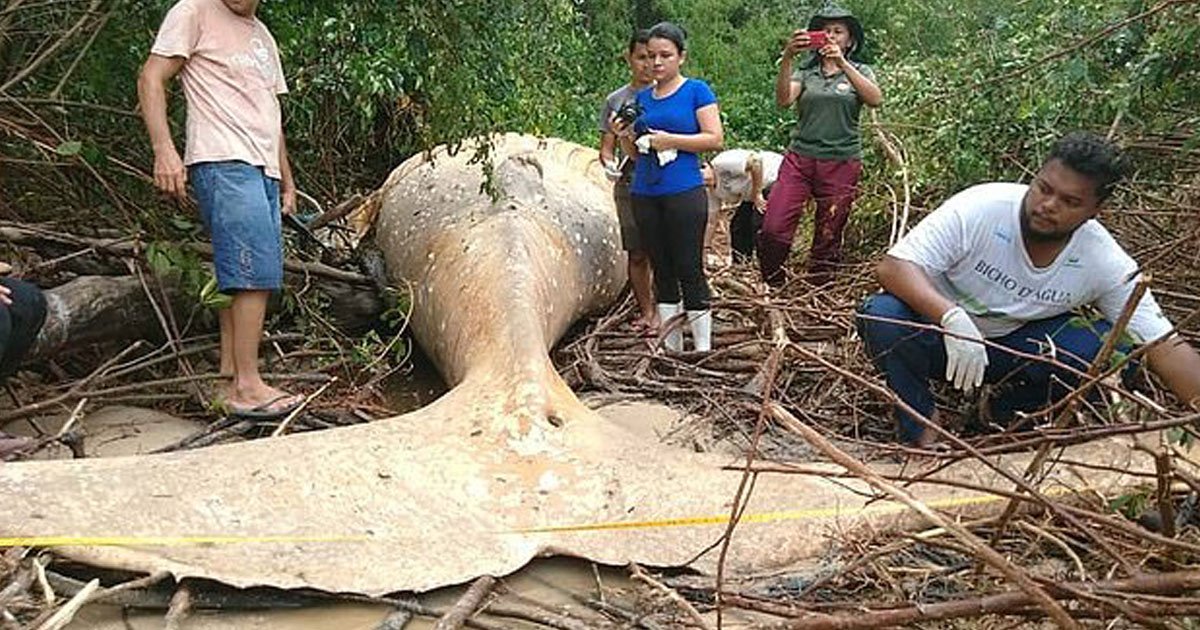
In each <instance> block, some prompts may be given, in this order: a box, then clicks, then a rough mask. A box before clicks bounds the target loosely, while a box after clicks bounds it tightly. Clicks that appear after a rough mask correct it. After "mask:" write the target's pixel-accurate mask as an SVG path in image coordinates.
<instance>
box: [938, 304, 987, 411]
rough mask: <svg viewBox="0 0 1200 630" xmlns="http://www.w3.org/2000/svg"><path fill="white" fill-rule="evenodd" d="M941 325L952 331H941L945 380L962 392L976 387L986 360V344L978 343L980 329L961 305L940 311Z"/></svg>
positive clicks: (980, 381) (979, 381) (980, 334)
mask: <svg viewBox="0 0 1200 630" xmlns="http://www.w3.org/2000/svg"><path fill="white" fill-rule="evenodd" d="M942 328H945V329H946V331H947V332H948V333H953V334H945V335H942V339H943V340H944V341H945V343H946V380H948V381H950V382H952V383H954V386H955V387H956V388H958V389H961V390H962V391H964V392H969V391H971V390H972V389H975V388H976V387H979V385H980V383H983V372H984V370H985V369H987V364H988V357H987V348H986V347H985V346H984V345H983V344H982V343H981V341H982V340H983V333H981V332H979V329H978V328H976V327H975V323H974V322H972V321H971V316H970V315H967V312H966V311H964V310H963V308H962V307H961V306H955V307H954V308H952V309H950V310H948V311H946V314H945V315H942ZM954 335H960V336H958V337H956V336H954ZM972 340H974V341H972Z"/></svg>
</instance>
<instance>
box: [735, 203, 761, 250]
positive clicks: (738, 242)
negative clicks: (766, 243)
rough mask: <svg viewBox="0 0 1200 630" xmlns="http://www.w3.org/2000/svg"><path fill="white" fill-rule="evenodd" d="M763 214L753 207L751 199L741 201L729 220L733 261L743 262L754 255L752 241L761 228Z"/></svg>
mask: <svg viewBox="0 0 1200 630" xmlns="http://www.w3.org/2000/svg"><path fill="white" fill-rule="evenodd" d="M762 224H763V215H762V213H761V212H759V211H758V208H755V207H754V202H753V201H743V202H742V203H741V204H740V205H739V206H738V207H737V210H735V211H734V212H733V218H732V219H730V220H729V245H730V247H732V248H733V262H735V263H737V264H743V263H748V262H750V261H751V260H752V259H753V257H754V241H755V240H756V239H757V238H758V231H759V230H761V229H762Z"/></svg>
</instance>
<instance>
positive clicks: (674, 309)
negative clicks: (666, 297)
mask: <svg viewBox="0 0 1200 630" xmlns="http://www.w3.org/2000/svg"><path fill="white" fill-rule="evenodd" d="M681 312H683V305H682V304H666V303H663V302H659V303H658V325H659V326H662V327H664V328H663V329H664V330H666V326H667V325H668V322H669V320H670V319H671V318H672V317H675V316H676V315H678V314H680V313H681ZM663 345H664V346H666V348H667V350H671V351H672V352H683V328H681V327H680V322H674V325H673V326H672V328H671V332H669V333H667V336H666V337H664V338H663Z"/></svg>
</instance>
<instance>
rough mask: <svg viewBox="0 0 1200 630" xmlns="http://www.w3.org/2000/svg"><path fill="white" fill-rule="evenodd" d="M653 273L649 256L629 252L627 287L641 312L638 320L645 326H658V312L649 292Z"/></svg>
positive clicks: (651, 292)
mask: <svg viewBox="0 0 1200 630" xmlns="http://www.w3.org/2000/svg"><path fill="white" fill-rule="evenodd" d="M652 274H653V272H652V271H651V269H650V256H648V255H647V254H646V252H629V286H630V288H631V289H633V299H634V300H636V301H637V305H638V310H639V311H640V312H641V316H640V317H639V319H640V320H641V321H642V322H643V323H645V324H646V325H650V326H654V327H657V326H658V312H657V311H656V310H655V308H654V292H653V291H652V290H651V288H650V287H651V280H652Z"/></svg>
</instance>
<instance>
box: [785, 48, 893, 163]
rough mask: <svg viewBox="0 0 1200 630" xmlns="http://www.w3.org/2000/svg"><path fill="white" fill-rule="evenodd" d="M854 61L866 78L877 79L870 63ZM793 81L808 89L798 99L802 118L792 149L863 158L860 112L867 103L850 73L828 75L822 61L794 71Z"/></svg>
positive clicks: (832, 157) (834, 157) (808, 153)
mask: <svg viewBox="0 0 1200 630" xmlns="http://www.w3.org/2000/svg"><path fill="white" fill-rule="evenodd" d="M850 63H851V64H853V65H854V67H855V68H857V69H858V71H859V72H860V73H862V75H863V76H864V77H866V78H868V79H870V80H871V82H872V83H874V82H875V72H874V71H873V70H871V67H870V66H868V65H866V64H862V63H856V62H853V61H851V62H850ZM792 81H793V82H795V83H799V84H801V86H803V88H804V89H803V90H802V91H801V92H800V98H798V99H796V113H797V114H798V115H799V116H800V119H799V120H798V121H796V128H795V129H794V130H793V131H792V144H791V150H792V151H795V152H796V153H799V154H801V155H805V156H808V157H814V158H819V159H825V160H846V159H851V158H859V157H862V137H861V136H860V135H859V133H858V115H859V112H860V111H862V106H863V103H862V100H861V99H860V98H859V97H858V90H855V89H854V84H853V83H851V82H850V79H849V78H848V77H847V76H846V73H844V72H842V71H841V70H838V71H837V72H836V73H835V74H833V75H830V76H825V74H824V73H822V72H821V64H820V63H818V64H816V65H814V66H813V67H811V68H801V69H799V70H796V71H795V72H793V73H792Z"/></svg>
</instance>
